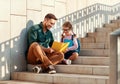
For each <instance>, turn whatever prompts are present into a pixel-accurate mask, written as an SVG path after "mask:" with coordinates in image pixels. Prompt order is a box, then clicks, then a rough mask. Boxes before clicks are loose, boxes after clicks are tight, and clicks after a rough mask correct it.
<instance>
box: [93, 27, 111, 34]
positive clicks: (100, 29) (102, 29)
mask: <svg viewBox="0 0 120 84" xmlns="http://www.w3.org/2000/svg"><path fill="white" fill-rule="evenodd" d="M95 31H96V32H101V33H103V32H107V33H110V32H112V31H113V28H111V27H110V28H106V27H102V28H96V29H95Z"/></svg>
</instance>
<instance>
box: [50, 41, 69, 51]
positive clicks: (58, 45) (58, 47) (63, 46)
mask: <svg viewBox="0 0 120 84" xmlns="http://www.w3.org/2000/svg"><path fill="white" fill-rule="evenodd" d="M68 45H69V42H67V43H63V42H57V41H54V42H53V44H52V47H51V48H52V49H54V50H55V51H60V52H65V51H66V49H67V47H68Z"/></svg>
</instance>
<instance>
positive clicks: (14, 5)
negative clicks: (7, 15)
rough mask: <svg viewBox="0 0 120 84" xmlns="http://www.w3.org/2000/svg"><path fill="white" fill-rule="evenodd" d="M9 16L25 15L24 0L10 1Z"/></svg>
mask: <svg viewBox="0 0 120 84" xmlns="http://www.w3.org/2000/svg"><path fill="white" fill-rule="evenodd" d="M11 14H18V15H26V0H11Z"/></svg>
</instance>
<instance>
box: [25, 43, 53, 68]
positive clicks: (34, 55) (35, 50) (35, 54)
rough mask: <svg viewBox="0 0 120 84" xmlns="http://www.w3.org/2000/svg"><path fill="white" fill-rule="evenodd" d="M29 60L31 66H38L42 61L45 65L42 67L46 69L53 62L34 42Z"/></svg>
mask: <svg viewBox="0 0 120 84" xmlns="http://www.w3.org/2000/svg"><path fill="white" fill-rule="evenodd" d="M27 60H28V63H29V64H37V63H38V61H39V60H40V61H41V63H42V64H43V65H42V67H44V68H46V67H47V66H49V65H52V62H51V61H50V60H49V59H48V57H47V56H46V55H45V52H44V51H43V50H42V48H41V47H40V45H39V44H38V43H37V42H34V43H32V44H31V45H30V47H29V51H28V56H27Z"/></svg>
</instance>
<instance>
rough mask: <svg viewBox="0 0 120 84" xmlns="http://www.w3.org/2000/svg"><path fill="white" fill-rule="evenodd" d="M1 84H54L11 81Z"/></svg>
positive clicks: (0, 83) (1, 82) (1, 83)
mask: <svg viewBox="0 0 120 84" xmlns="http://www.w3.org/2000/svg"><path fill="white" fill-rule="evenodd" d="M0 84H52V83H40V82H30V81H19V80H9V81H0Z"/></svg>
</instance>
